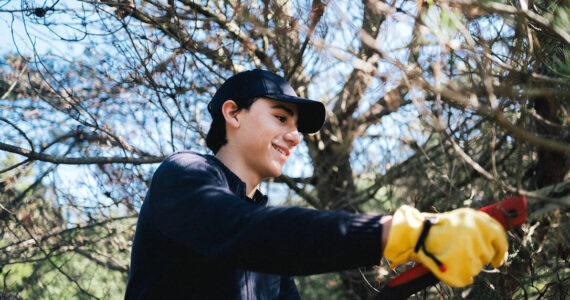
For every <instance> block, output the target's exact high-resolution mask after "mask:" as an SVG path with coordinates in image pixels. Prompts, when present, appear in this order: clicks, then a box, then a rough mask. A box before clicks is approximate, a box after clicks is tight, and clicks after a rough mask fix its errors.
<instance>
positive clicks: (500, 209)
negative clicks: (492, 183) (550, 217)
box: [375, 196, 527, 300]
mask: <svg viewBox="0 0 570 300" xmlns="http://www.w3.org/2000/svg"><path fill="white" fill-rule="evenodd" d="M479 211H482V212H485V213H487V214H489V215H490V216H491V217H493V218H494V219H495V220H497V221H499V223H501V225H503V228H504V229H505V231H509V230H511V229H513V228H516V227H518V226H521V225H522V224H523V223H524V222H525V220H526V217H527V205H526V198H525V197H524V196H515V197H511V198H507V199H505V200H502V201H501V202H499V203H494V204H491V205H488V206H485V207H482V208H481V209H479ZM438 281H439V279H438V278H437V277H436V276H435V275H433V273H431V272H430V271H429V269H428V268H427V267H425V266H424V265H422V264H419V265H416V266H415V267H413V268H411V269H408V270H406V271H404V272H402V273H400V274H399V275H398V276H396V277H395V278H394V279H392V280H391V281H390V282H388V284H387V285H386V286H384V287H383V288H382V289H381V290H380V292H379V293H378V294H377V295H376V297H375V299H376V300H384V299H407V298H408V297H409V296H410V295H412V294H415V293H417V292H419V291H421V290H423V289H425V288H427V287H429V286H432V285H434V284H436V283H437V282H438Z"/></svg>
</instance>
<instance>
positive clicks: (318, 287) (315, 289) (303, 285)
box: [295, 273, 346, 300]
mask: <svg viewBox="0 0 570 300" xmlns="http://www.w3.org/2000/svg"><path fill="white" fill-rule="evenodd" d="M295 283H296V284H297V288H298V290H299V294H300V295H301V299H314V300H336V299H339V300H340V299H346V295H345V291H344V290H343V287H342V284H341V280H340V277H339V276H338V274H332V273H331V274H320V275H312V276H299V277H296V278H295Z"/></svg>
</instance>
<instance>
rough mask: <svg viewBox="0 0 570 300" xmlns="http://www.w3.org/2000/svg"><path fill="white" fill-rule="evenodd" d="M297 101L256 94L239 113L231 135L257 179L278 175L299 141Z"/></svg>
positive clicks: (242, 157) (241, 155)
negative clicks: (237, 125) (292, 101)
mask: <svg viewBox="0 0 570 300" xmlns="http://www.w3.org/2000/svg"><path fill="white" fill-rule="evenodd" d="M297 117H298V112H297V105H296V104H293V103H287V102H281V101H277V100H272V99H267V98H259V99H257V100H256V101H255V102H254V103H253V104H252V105H251V107H250V108H249V110H245V109H244V110H241V111H240V112H239V114H238V118H239V124H240V126H239V128H237V129H236V130H235V131H234V133H233V134H232V135H233V136H231V137H230V136H228V138H229V139H234V142H235V143H237V144H238V147H237V149H238V152H239V155H240V157H241V159H243V161H244V163H245V166H246V167H247V168H248V170H249V171H250V172H254V174H255V175H257V176H259V179H263V178H268V177H276V176H279V175H281V169H282V168H283V165H284V164H285V161H287V158H289V155H290V154H291V152H292V151H293V149H294V148H295V147H296V146H297V145H298V144H299V142H300V141H301V135H300V134H299V132H298V131H297Z"/></svg>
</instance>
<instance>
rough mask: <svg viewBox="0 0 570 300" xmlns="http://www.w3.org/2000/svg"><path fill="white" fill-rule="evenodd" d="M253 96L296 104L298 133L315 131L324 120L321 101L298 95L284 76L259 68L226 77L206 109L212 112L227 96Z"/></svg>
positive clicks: (238, 98)
mask: <svg viewBox="0 0 570 300" xmlns="http://www.w3.org/2000/svg"><path fill="white" fill-rule="evenodd" d="M256 97H265V98H269V99H273V100H278V101H283V102H289V103H295V104H297V111H298V112H299V117H298V121H297V130H299V132H301V133H314V132H317V131H319V129H321V127H322V126H323V124H324V122H325V116H326V111H325V106H324V105H323V104H322V103H321V102H320V101H315V100H310V99H305V98H301V97H298V96H297V94H296V93H295V91H294V90H293V87H291V85H290V84H289V82H287V80H285V79H284V78H283V77H281V76H279V75H277V74H274V73H272V72H269V71H266V70H260V69H254V70H250V71H245V72H241V73H238V74H236V75H234V76H232V77H230V78H228V80H226V82H224V84H222V86H221V87H220V88H219V89H218V91H217V92H216V94H214V97H213V98H212V100H211V101H210V103H209V104H208V111H209V112H210V114H212V115H214V113H216V112H218V111H220V110H221V109H222V105H223V104H224V102H226V100H234V101H242V100H247V99H251V98H256Z"/></svg>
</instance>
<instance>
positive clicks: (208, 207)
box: [145, 155, 382, 275]
mask: <svg viewBox="0 0 570 300" xmlns="http://www.w3.org/2000/svg"><path fill="white" fill-rule="evenodd" d="M145 201H148V202H149V203H147V204H148V207H147V208H148V212H149V215H151V216H152V217H151V222H152V225H153V227H155V228H156V229H157V230H158V231H159V232H160V234H161V235H163V236H165V237H166V238H167V239H169V240H171V241H173V242H174V243H176V244H179V245H181V246H182V247H186V248H188V249H189V250H191V251H194V252H196V253H199V254H200V255H203V256H205V257H209V258H211V259H213V260H217V261H221V262H224V263H227V264H231V265H234V266H235V267H239V268H243V269H248V270H252V271H258V272H266V273H276V274H289V275H306V274H315V273H323V272H330V271H339V270H344V269H349V268H354V267H359V266H370V265H375V264H378V263H379V261H380V258H381V255H382V249H381V234H382V225H381V224H380V218H381V215H364V214H350V213H346V212H342V211H320V210H314V209H307V208H301V207H267V206H260V205H255V204H253V203H249V202H247V201H244V200H242V199H240V198H239V197H237V196H236V195H234V194H233V193H232V192H231V191H230V190H229V189H228V188H227V187H224V185H223V184H221V179H220V177H219V175H218V173H217V170H216V169H215V168H213V167H212V166H210V165H209V164H207V163H206V162H204V161H201V160H199V159H190V160H187V159H182V158H181V157H178V158H177V156H176V155H174V156H172V157H171V158H169V159H168V160H167V161H165V162H164V163H163V164H162V165H161V166H160V167H159V168H158V170H157V171H156V172H155V175H154V176H153V179H152V183H151V186H150V190H149V195H148V197H147V199H146V200H145Z"/></svg>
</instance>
